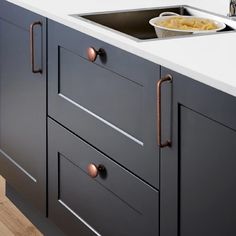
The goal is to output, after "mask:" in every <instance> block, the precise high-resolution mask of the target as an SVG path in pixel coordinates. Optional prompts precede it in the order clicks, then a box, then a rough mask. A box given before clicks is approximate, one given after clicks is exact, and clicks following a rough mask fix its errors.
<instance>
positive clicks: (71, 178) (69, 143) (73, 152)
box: [48, 119, 159, 236]
mask: <svg viewBox="0 0 236 236" xmlns="http://www.w3.org/2000/svg"><path fill="white" fill-rule="evenodd" d="M48 124H49V129H48V130H49V153H48V154H49V157H48V158H49V218H51V219H52V220H53V221H55V222H56V223H57V224H59V225H60V226H62V228H64V230H65V232H67V233H68V235H75V234H76V233H77V232H80V235H81V236H82V235H113V236H116V235H117V236H122V235H124V236H125V235H127V236H128V235H129V236H130V235H137V236H138V235H140V236H141V235H149V236H152V235H153V236H157V235H158V222H159V221H158V210H159V201H158V196H159V195H158V191H156V190H154V189H152V188H151V187H149V186H148V185H146V184H145V183H144V182H142V181H141V180H139V179H138V178H137V177H135V176H133V175H132V174H130V173H129V172H127V171H126V170H125V169H123V168H122V167H120V166H119V165H117V164H116V163H114V162H113V161H111V160H109V159H108V158H107V157H106V156H105V155H104V154H102V153H100V152H99V151H98V150H96V149H94V148H93V147H91V146H90V145H88V144H87V143H85V142H84V141H82V140H81V139H79V138H78V137H76V136H75V135H74V134H72V133H70V132H69V131H68V130H66V129H64V128H63V127H61V126H60V125H59V124H57V123H56V122H54V121H52V120H50V119H49V122H48ZM89 164H90V165H89Z"/></svg>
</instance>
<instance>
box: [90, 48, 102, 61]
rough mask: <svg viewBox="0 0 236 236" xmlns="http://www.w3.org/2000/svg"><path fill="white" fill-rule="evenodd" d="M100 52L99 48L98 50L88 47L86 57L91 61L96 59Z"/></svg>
mask: <svg viewBox="0 0 236 236" xmlns="http://www.w3.org/2000/svg"><path fill="white" fill-rule="evenodd" d="M100 54H101V52H100V49H99V50H98V51H97V50H96V49H95V48H93V47H89V48H88V49H87V57H88V59H89V61H91V62H94V61H95V60H96V59H97V56H98V55H100Z"/></svg>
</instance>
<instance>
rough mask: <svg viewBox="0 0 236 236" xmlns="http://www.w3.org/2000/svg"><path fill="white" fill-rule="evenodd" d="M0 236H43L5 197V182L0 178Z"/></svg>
mask: <svg viewBox="0 0 236 236" xmlns="http://www.w3.org/2000/svg"><path fill="white" fill-rule="evenodd" d="M0 235H1V236H43V234H41V233H40V231H39V230H38V229H37V228H36V227H35V226H34V225H33V224H32V223H31V222H30V221H29V220H28V219H27V218H26V217H25V216H24V215H23V214H22V213H21V212H20V211H19V210H18V209H17V208H16V206H15V205H14V204H13V203H12V202H11V201H10V200H9V199H8V198H7V197H6V196H5V180H4V179H3V178H2V177H0Z"/></svg>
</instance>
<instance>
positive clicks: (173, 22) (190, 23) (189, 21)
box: [155, 16, 218, 31]
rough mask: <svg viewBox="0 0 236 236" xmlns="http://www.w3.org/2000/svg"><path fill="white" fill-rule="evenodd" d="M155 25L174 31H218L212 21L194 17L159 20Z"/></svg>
mask: <svg viewBox="0 0 236 236" xmlns="http://www.w3.org/2000/svg"><path fill="white" fill-rule="evenodd" d="M155 24H156V25H157V26H161V27H165V28H169V29H176V30H192V31H204V30H216V29H218V26H217V24H216V23H215V22H214V21H212V20H209V19H202V18H194V17H181V16H175V17H170V18H167V19H163V20H160V21H158V22H156V23H155Z"/></svg>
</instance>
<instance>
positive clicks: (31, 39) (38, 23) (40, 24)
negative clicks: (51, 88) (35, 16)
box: [30, 21, 43, 74]
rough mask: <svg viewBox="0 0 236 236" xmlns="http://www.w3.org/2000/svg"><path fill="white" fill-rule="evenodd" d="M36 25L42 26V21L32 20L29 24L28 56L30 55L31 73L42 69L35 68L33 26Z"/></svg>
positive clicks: (40, 71)
mask: <svg viewBox="0 0 236 236" xmlns="http://www.w3.org/2000/svg"><path fill="white" fill-rule="evenodd" d="M36 25H39V26H41V27H42V23H41V22H40V21H36V22H33V23H32V24H31V25H30V57H31V70H32V73H34V74H36V73H40V74H42V73H43V70H42V69H35V53H34V28H35V26H36Z"/></svg>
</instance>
